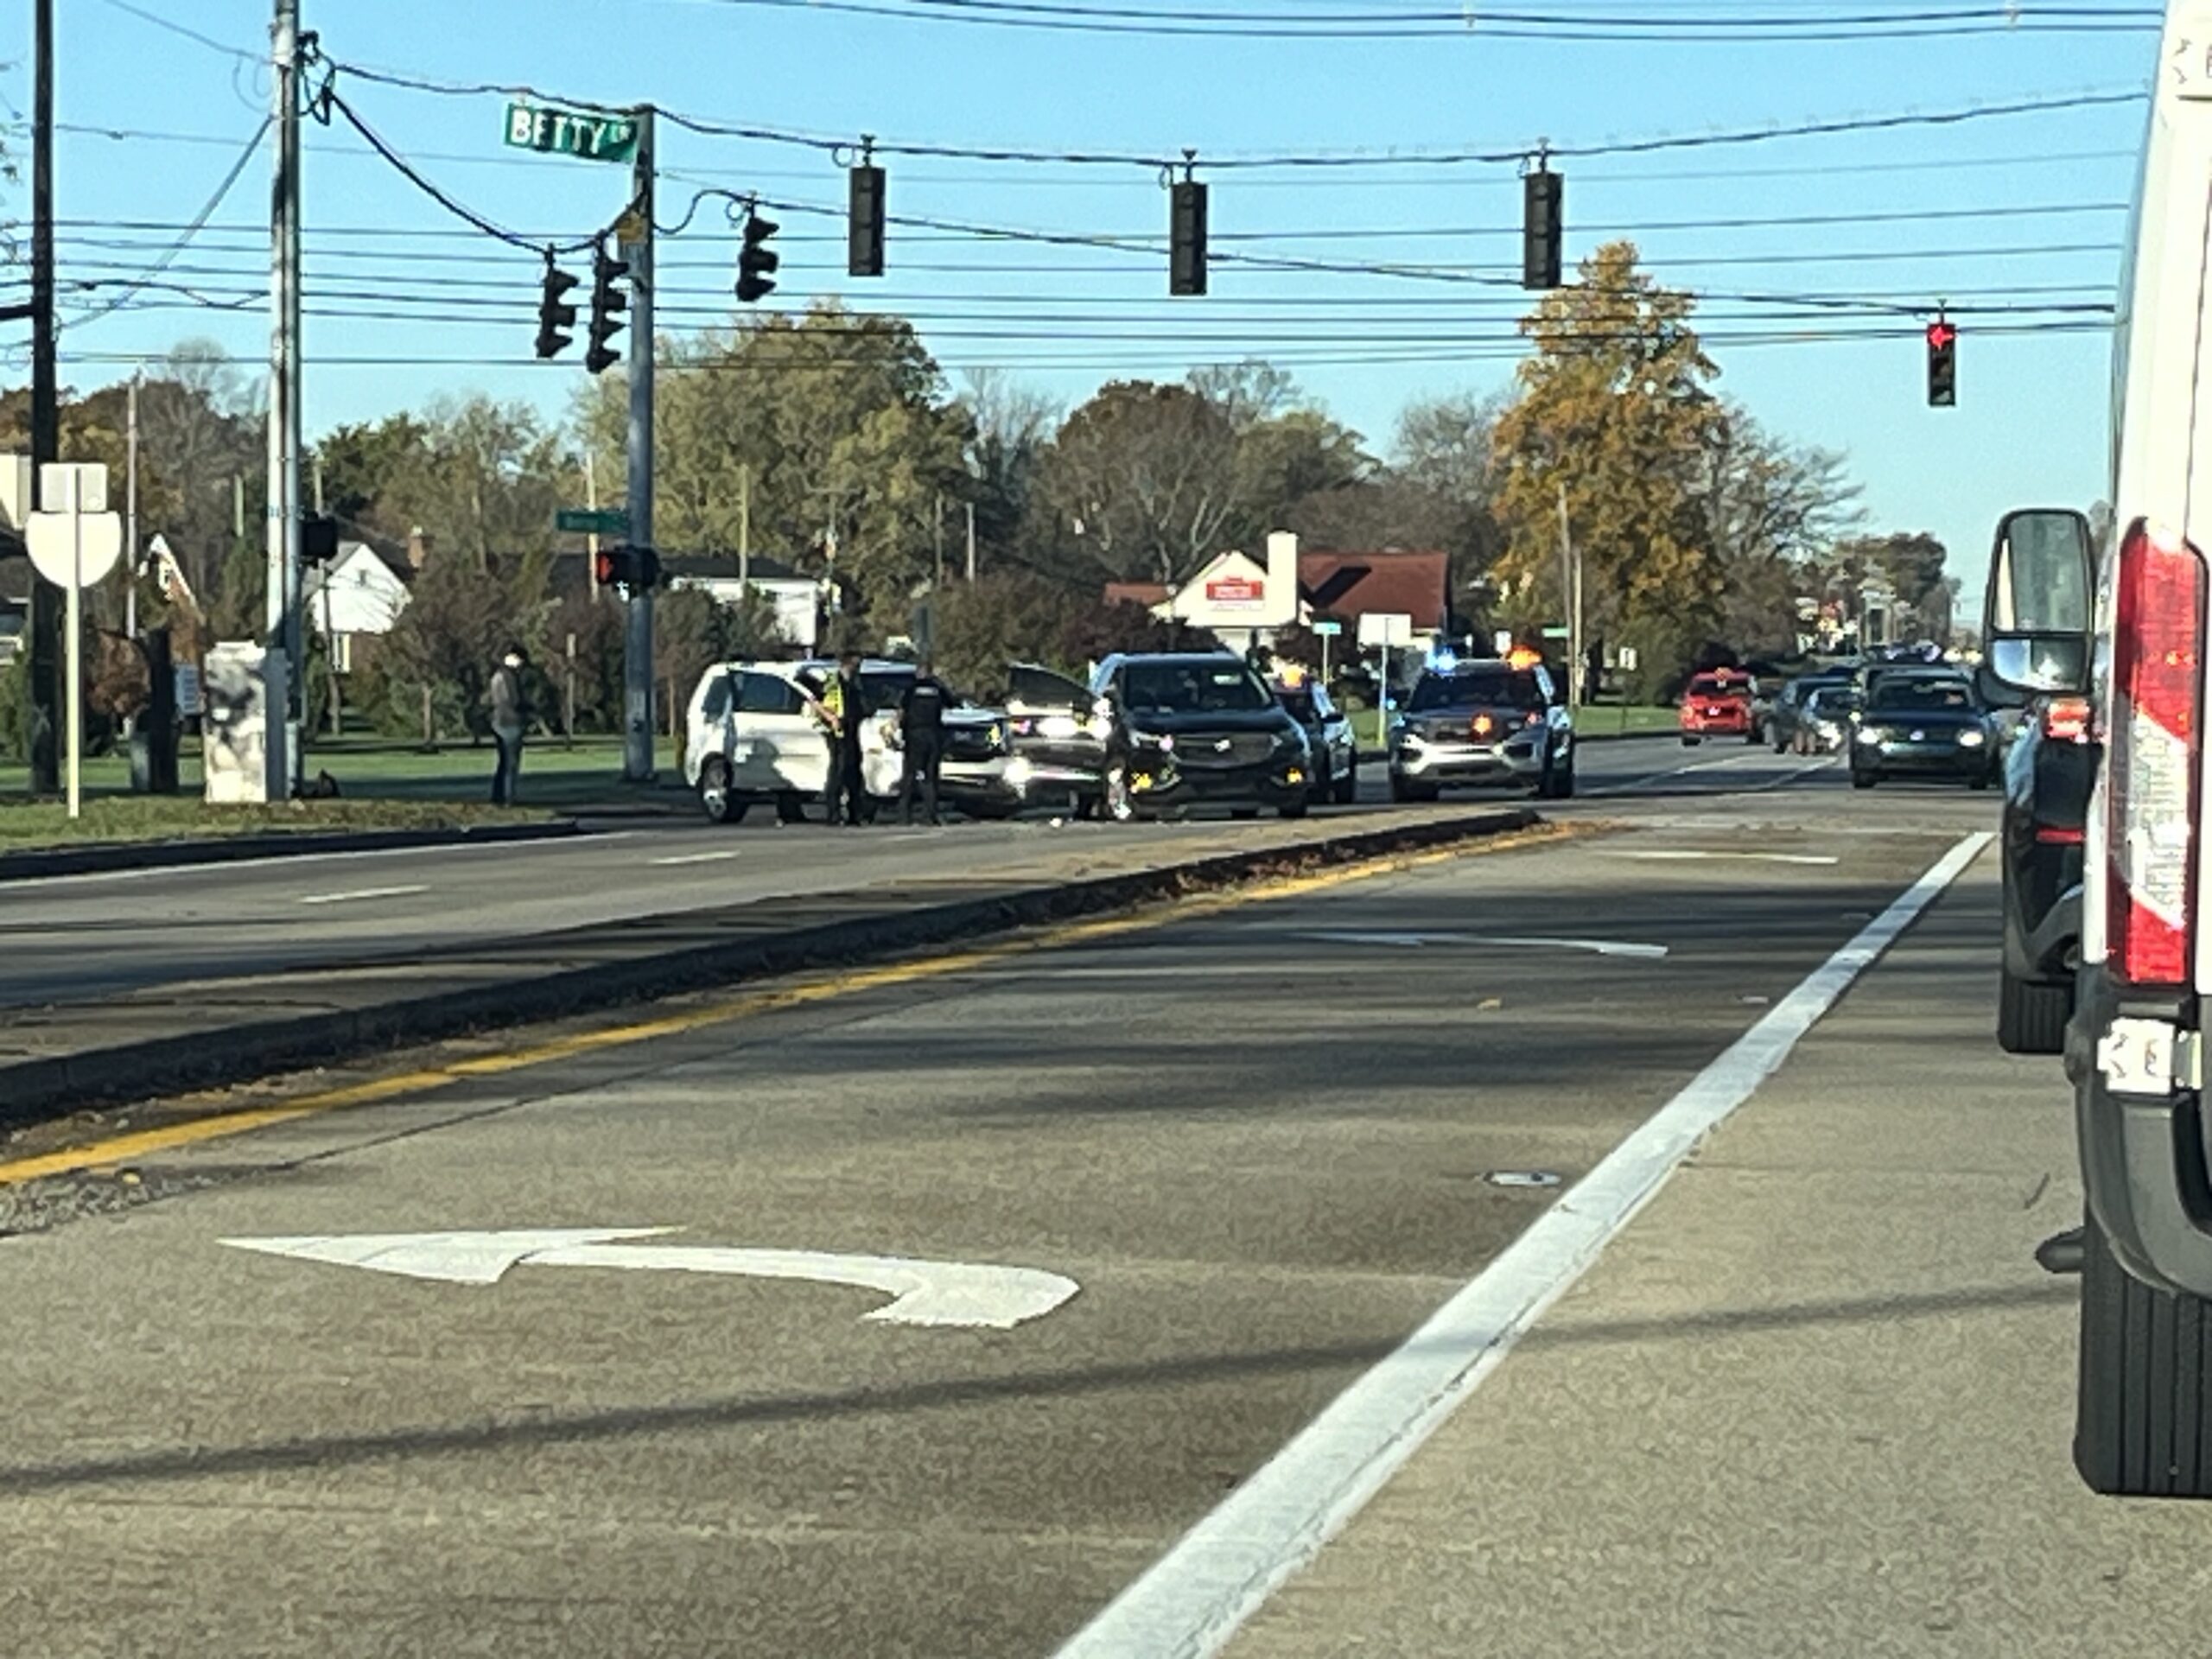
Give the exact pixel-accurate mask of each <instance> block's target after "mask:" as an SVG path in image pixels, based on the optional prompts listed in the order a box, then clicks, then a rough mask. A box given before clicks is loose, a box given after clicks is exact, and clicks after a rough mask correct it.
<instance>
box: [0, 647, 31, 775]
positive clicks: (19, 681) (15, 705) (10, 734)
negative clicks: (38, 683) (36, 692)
mask: <svg viewBox="0 0 2212 1659" xmlns="http://www.w3.org/2000/svg"><path fill="white" fill-rule="evenodd" d="M0 756H4V757H5V758H6V759H8V760H11V761H13V762H15V763H16V765H17V766H22V765H23V764H24V763H25V762H27V761H28V760H29V759H30V758H31V648H30V642H29V640H28V639H26V640H25V641H24V642H23V647H22V650H21V651H20V652H17V653H16V660H15V661H14V662H12V663H10V664H8V665H7V666H6V667H5V668H0Z"/></svg>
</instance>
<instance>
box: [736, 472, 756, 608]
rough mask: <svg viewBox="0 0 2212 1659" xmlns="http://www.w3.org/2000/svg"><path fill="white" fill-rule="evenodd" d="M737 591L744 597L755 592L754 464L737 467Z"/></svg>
mask: <svg viewBox="0 0 2212 1659" xmlns="http://www.w3.org/2000/svg"><path fill="white" fill-rule="evenodd" d="M737 591H738V594H739V597H741V598H744V597H746V596H747V595H749V594H751V593H752V592H753V466H752V463H751V462H749V461H748V462H747V463H746V464H745V465H744V466H742V467H739V468H738V469H737Z"/></svg>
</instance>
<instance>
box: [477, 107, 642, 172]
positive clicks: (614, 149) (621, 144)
mask: <svg viewBox="0 0 2212 1659" xmlns="http://www.w3.org/2000/svg"><path fill="white" fill-rule="evenodd" d="M507 143H508V144H509V145H511V146H512V148H514V149H537V150H543V151H544V152H546V153H547V154H548V155H554V156H579V157H581V158H582V159H583V160H584V161H587V162H626V161H629V160H631V159H632V157H634V156H636V155H637V153H638V118H636V117H635V116H632V115H609V114H607V113H605V112H604V111H601V112H599V113H595V114H588V115H587V114H583V113H580V112H579V111H575V110H549V109H544V108H542V107H540V106H539V105H535V104H510V105H507Z"/></svg>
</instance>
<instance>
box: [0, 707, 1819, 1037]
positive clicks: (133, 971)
mask: <svg viewBox="0 0 2212 1659" xmlns="http://www.w3.org/2000/svg"><path fill="white" fill-rule="evenodd" d="M1763 756H1764V759H1762V757H1763ZM1800 764H1802V763H1799V762H1796V761H1795V760H1789V759H1787V758H1784V759H1783V760H1777V759H1776V758H1774V757H1772V756H1770V755H1764V752H1763V751H1748V752H1747V751H1746V750H1745V748H1744V747H1742V746H1739V745H1729V746H1726V747H1725V748H1720V749H1718V750H1701V751H1696V752H1692V751H1688V750H1685V749H1683V748H1682V747H1681V746H1680V745H1679V744H1677V743H1675V742H1674V741H1672V740H1668V741H1627V742H1619V743H1599V744H1593V745H1592V746H1591V747H1589V748H1588V749H1587V750H1586V753H1584V756H1583V758H1582V761H1581V770H1582V774H1583V783H1584V785H1585V787H1586V791H1588V792H1589V793H1591V794H1592V796H1594V797H1598V798H1606V797H1609V796H1613V795H1618V794H1619V793H1621V792H1624V791H1647V790H1650V789H1654V788H1675V787H1684V788H1688V787H1719V786H1721V785H1722V782H1723V780H1729V781H1732V782H1735V783H1742V782H1746V781H1758V780H1761V779H1767V778H1769V777H1781V776H1783V775H1786V774H1787V773H1788V772H1790V771H1794V770H1795V769H1796V766H1798V765H1800ZM1685 767H1688V768H1692V770H1688V771H1684V772H1681V776H1680V778H1675V777H1673V776H1672V774H1674V773H1675V772H1677V771H1678V770H1680V769H1681V768H1685ZM1746 767H1749V768H1751V772H1748V773H1747V772H1745V768H1746ZM1381 776H1382V775H1381V770H1380V768H1379V767H1370V768H1368V769H1367V775H1366V776H1365V777H1364V778H1363V795H1364V796H1365V799H1364V800H1363V803H1362V804H1360V805H1357V806H1352V807H1345V808H1335V809H1330V810H1328V812H1327V813H1325V814H1324V816H1330V817H1361V816H1371V815H1373V814H1375V813H1376V812H1389V811H1394V810H1406V809H1401V808H1393V807H1391V806H1389V804H1387V803H1386V802H1384V801H1383V798H1382V791H1381V788H1380V785H1381ZM1475 798H1477V797H1473V796H1466V795H1455V796H1452V797H1450V798H1449V799H1451V800H1453V801H1459V800H1471V799H1475ZM1247 833H1248V832H1247V831H1246V830H1245V829H1244V828H1243V826H1240V825H1236V824H1232V823H1227V822H1225V821H1218V820H1217V821H1215V822H1213V823H1196V824H1191V825H1185V826H1173V825H1160V824H1131V825H1112V824H1089V823H1063V824H1060V825H1058V826H1055V825H1054V824H1052V823H1050V822H1048V821H1044V820H1031V821H1024V822H1020V823H957V824H952V825H948V826H947V827H945V828H944V829H893V828H890V827H882V828H876V829H866V830H857V831H855V830H834V829H829V828H828V827H827V826H825V825H823V824H819V823H816V824H810V825H805V826H794V827H791V828H788V829H779V828H778V827H777V826H776V824H775V823H774V820H773V817H772V815H766V814H756V815H754V816H753V818H751V819H749V820H748V821H747V823H744V824H742V825H741V826H739V827H737V828H736V829H717V828H715V827H714V826H712V825H709V824H707V823H703V822H694V821H690V820H685V821H680V822H676V823H655V824H649V825H645V826H639V825H635V824H627V825H624V826H622V827H620V828H615V829H610V830H609V831H608V832H607V833H605V834H595V835H592V836H584V837H581V838H578V839H575V840H564V841H555V842H524V843H518V844H513V845H504V846H492V847H473V848H450V849H428V850H423V849H412V850H409V851H405V852H394V853H378V854H366V855H364V854H340V855H309V856H306V857H289V858H270V859H267V860H262V861H254V862H249V863H242V864H232V865H214V866H205V867H200V868H191V869H168V870H145V871H133V872H127V873H120V874H99V875H86V876H66V877H58V878H53V879H49V880H39V881H28V882H10V883H7V884H4V885H0V1010H5V1009H8V1008H30V1007H43V1006H47V1005H51V1004H56V1003H80V1002H86V1001H92V1000H95V999H98V998H102V997H111V996H114V995H119V994H121V993H124V992H127V991H133V990H141V989H145V988H159V987H168V986H184V985H188V984H191V983H193V982H201V981H208V980H216V979H229V978H238V977H243V976H258V975H266V974H272V973H278V972H282V971H283V970H285V969H300V968H308V967H317V966H326V965H329V964H332V963H354V962H361V961H374V960H385V959H396V960H404V959H406V958H408V957H412V956H416V955H419V954H421V953H423V952H424V951H429V950H437V949H438V948H440V947H441V946H450V945H454V944H480V943H483V942H485V941H486V940H491V939H509V938H526V937H530V936H532V935H537V934H543V933H550V932H556V931H561V930H563V929H567V928H579V927H593V926H600V925H606V924H608V923H612V922H618V921H622V920H626V919H630V918H637V917H642V916H653V915H660V914H665V913H670V912H678V913H680V912H684V911H689V910H692V909H696V908H698V907H700V906H702V905H706V904H718V905H728V904H737V903H742V902H744V901H746V900H747V899H756V898H769V897H778V896H785V895H790V894H796V893H819V892H833V891H841V890H849V889H854V888H859V887H874V886H880V885H901V884H906V883H910V882H912V881H916V880H928V879H930V878H932V877H954V876H963V875H968V874H973V873H974V872H975V870H976V868H978V867H979V866H981V867H987V868H989V867H1003V866H1010V865H1021V866H1028V865H1032V864H1038V865H1040V866H1042V865H1046V864H1049V865H1051V866H1052V868H1053V869H1054V870H1055V872H1056V873H1057V872H1058V871H1060V870H1063V869H1067V870H1070V871H1071V872H1072V871H1073V870H1075V869H1079V868H1080V864H1081V861H1082V858H1083V857H1084V855H1085V854H1086V853H1088V852H1091V851H1094V850H1103V849H1109V848H1113V847H1116V846H1122V845H1127V844H1130V843H1141V844H1146V845H1157V844H1162V843H1165V842H1170V841H1173V842H1182V843H1185V844H1188V845H1189V846H1191V847H1192V848H1193V849H1199V850H1206V849H1211V848H1213V847H1217V846H1219V845H1223V844H1233V843H1234V842H1235V841H1236V840H1237V839H1238V838H1240V837H1241V836H1245V835H1246V834H1247ZM4 1038H5V1033H4V1020H0V1045H4Z"/></svg>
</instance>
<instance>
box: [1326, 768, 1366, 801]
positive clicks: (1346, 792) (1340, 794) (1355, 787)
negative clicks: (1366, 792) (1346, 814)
mask: <svg viewBox="0 0 2212 1659" xmlns="http://www.w3.org/2000/svg"><path fill="white" fill-rule="evenodd" d="M1329 798H1330V799H1331V800H1332V801H1334V802H1335V803H1336V804H1338V806H1350V805H1351V804H1352V803H1353V802H1354V801H1357V799H1358V798H1359V766H1358V763H1357V761H1355V762H1354V763H1353V764H1352V765H1351V766H1350V767H1348V768H1347V769H1346V770H1345V772H1344V776H1343V777H1341V778H1339V779H1337V780H1336V781H1335V783H1334V784H1333V785H1332V786H1331V788H1330V791H1329Z"/></svg>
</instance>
